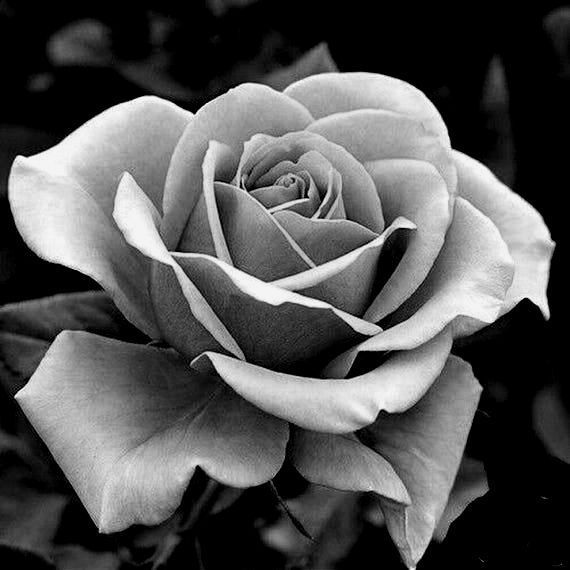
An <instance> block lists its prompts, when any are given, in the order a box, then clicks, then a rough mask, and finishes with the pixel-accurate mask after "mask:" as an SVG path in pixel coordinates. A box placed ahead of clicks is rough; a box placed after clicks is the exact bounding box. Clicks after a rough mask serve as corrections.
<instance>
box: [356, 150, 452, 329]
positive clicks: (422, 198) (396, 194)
mask: <svg viewBox="0 0 570 570" xmlns="http://www.w3.org/2000/svg"><path fill="white" fill-rule="evenodd" d="M366 168H367V170H368V172H369V173H370V175H371V176H372V179H373V180H374V183H375V184H376V188H377V189H378V194H379V195H380V199H381V201H382V204H383V207H384V212H385V215H386V219H387V220H388V221H391V220H392V219H394V218H395V217H396V216H405V217H406V218H407V219H408V220H411V221H412V222H414V224H415V225H416V228H417V231H415V232H413V233H411V234H410V236H409V237H410V239H409V242H408V244H407V247H406V250H405V252H404V255H403V257H402V258H401V260H400V262H399V264H398V266H397V267H396V269H395V270H394V271H393V272H392V274H391V275H390V276H389V278H388V280H387V281H386V282H385V283H384V284H383V285H382V288H381V290H380V292H379V293H378V295H377V296H376V298H375V299H374V301H373V302H372V304H371V305H370V307H369V308H368V310H367V311H366V318H367V319H368V320H369V321H372V322H378V321H380V320H381V319H383V318H384V317H386V316H387V315H389V314H390V313H392V312H393V311H394V310H396V309H397V308H398V307H399V306H400V305H401V304H402V303H403V302H404V301H406V300H407V299H408V297H409V296H410V295H411V294H412V293H413V292H414V291H415V290H416V289H417V288H418V286H419V285H420V284H421V283H422V282H423V280H424V279H425V277H426V276H427V274H428V272H429V271H430V270H431V268H432V266H433V263H434V261H435V259H436V258H437V256H438V254H439V252H440V250H441V247H442V246H443V242H444V239H445V233H446V231H447V228H448V226H449V223H450V222H451V214H450V208H449V202H450V196H449V193H448V190H447V187H446V185H445V182H444V180H443V178H442V177H441V176H440V175H439V174H438V172H437V170H436V169H435V168H434V167H433V166H432V165H431V164H429V163H427V162H424V161H417V160H407V159H393V160H378V161H375V162H370V163H368V164H367V165H366Z"/></svg>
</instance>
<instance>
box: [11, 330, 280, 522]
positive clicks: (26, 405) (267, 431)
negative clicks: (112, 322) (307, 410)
mask: <svg viewBox="0 0 570 570" xmlns="http://www.w3.org/2000/svg"><path fill="white" fill-rule="evenodd" d="M16 398H17V400H18V402H19V404H20V405H21V406H22V408H23V409H24V411H25V413H26V415H27V416H28V418H29V419H30V421H31V422H32V424H33V425H34V427H35V428H36V430H37V431H38V433H39V434H40V436H41V437H42V438H43V440H44V441H45V442H46V444H47V445H48V447H49V449H50V451H51V452H52V454H53V456H54V457H55V459H56V461H57V462H58V463H59V465H60V467H61V468H62V469H63V471H64V473H65V474H66V476H67V478H68V479H69V480H70V482H71V484H72V485H73V487H74V489H75V491H76V492H77V494H78V495H79V497H80V499H81V500H82V502H83V504H84V505H85V507H86V508H87V510H88V512H89V514H90V515H91V517H92V519H93V520H94V522H95V523H96V524H97V525H98V527H99V529H100V530H101V531H102V532H116V531H120V530H123V529H125V528H127V527H129V526H130V525H132V524H146V525H154V524H158V523H160V522H162V521H163V520H165V519H166V518H168V517H169V516H171V515H172V514H173V513H174V511H175V509H176V508H177V507H178V505H179V503H180V501H181V499H182V495H183V493H184V491H185V489H186V487H187V485H188V483H189V481H190V479H191V477H192V475H193V473H194V471H195V469H196V467H201V468H202V469H203V470H204V471H205V472H206V473H207V474H208V475H209V476H210V477H212V478H213V479H215V480H217V481H219V482H221V483H224V484H227V485H231V486H234V487H249V486H252V485H259V484H261V483H264V482H266V481H268V480H270V479H271V478H272V477H273V476H274V475H275V474H276V473H277V471H278V470H279V468H280V466H281V464H282V462H283V459H284V456H285V446H286V443H287V439H288V428H287V425H286V424H285V422H282V421H280V420H278V419H276V418H273V417H270V416H268V415H266V414H265V413H264V412H262V411H261V410H259V409H257V408H255V407H254V406H251V405H250V404H248V403H247V402H245V401H244V400H243V399H241V398H240V397H239V396H237V395H236V394H235V393H234V392H233V391H231V390H229V389H227V388H226V387H225V386H224V385H223V383H221V382H219V380H217V379H216V378H212V377H207V376H203V375H199V374H197V373H196V372H193V371H191V370H190V369H189V368H188V367H187V366H186V364H185V362H184V361H183V360H182V359H181V358H180V357H178V356H177V355H176V354H175V353H174V352H173V351H171V350H164V349H158V348H152V347H148V346H141V345H133V344H128V343H124V342H120V341H115V340H110V339H106V338H103V337H98V336H96V335H92V334H89V333H82V332H64V333H62V334H60V335H59V336H58V337H57V339H56V340H55V342H54V343H53V345H52V346H51V348H50V350H49V351H48V353H47V354H46V356H45V358H44V360H43V361H42V363H41V364H40V366H39V368H38V369H37V371H36V373H35V374H34V376H33V378H32V379H31V380H30V382H29V383H28V384H27V386H26V387H25V388H23V389H22V390H21V391H20V392H19V393H18V395H17V396H16Z"/></svg>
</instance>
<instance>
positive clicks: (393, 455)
mask: <svg viewBox="0 0 570 570" xmlns="http://www.w3.org/2000/svg"><path fill="white" fill-rule="evenodd" d="M480 394H481V386H480V385H479V383H478V382H477V380H476V379H475V377H474V376H473V373H472V371H471V367H470V366H469V365H468V364H467V363H466V362H464V361H463V360H461V359H460V358H457V357H455V356H451V357H450V358H449V360H448V362H447V364H446V366H445V368H444V369H443V372H442V374H441V376H440V377H439V378H438V379H437V380H436V381H435V383H434V384H433V386H432V387H431V388H430V389H429V390H428V392H427V393H426V394H425V395H424V397H423V398H422V399H421V400H419V401H418V403H417V404H416V405H415V406H413V407H412V408H410V409H409V410H407V411H405V412H404V413H402V414H395V415H391V414H381V415H380V416H379V417H378V419H377V420H376V422H374V424H373V425H371V426H370V427H368V428H366V429H365V430H364V431H363V433H362V435H361V437H362V440H363V441H364V443H366V444H367V445H369V446H370V447H371V448H372V449H374V450H375V451H376V452H377V453H379V454H380V455H381V456H382V457H384V458H385V459H386V460H388V461H389V462H390V464H391V465H392V467H393V468H394V470H395V472H396V473H397V474H398V476H399V477H400V479H401V480H402V482H403V483H404V485H405V487H406V489H407V491H408V493H409V494H410V498H411V504H410V505H409V506H407V507H403V508H402V506H399V505H396V504H395V503H394V502H392V501H385V500H383V501H382V508H383V510H384V515H385V517H386V524H387V526H388V530H389V532H390V534H391V535H392V538H393V540H394V542H395V543H396V545H397V546H398V548H399V550H400V553H401V554H402V557H403V559H404V561H405V562H406V564H407V566H408V567H409V568H412V567H415V565H416V563H417V562H418V560H419V559H420V558H421V556H422V555H423V553H424V551H425V549H426V548H427V546H428V544H429V541H430V540H431V538H432V536H433V533H434V530H435V528H436V525H437V523H438V521H439V518H440V517H441V514H442V513H443V510H444V508H445V505H446V503H447V499H448V497H449V492H450V491H451V487H452V485H453V481H454V479H455V475H456V473H457V470H458V468H459V464H460V462H461V458H462V456H463V450H464V448H465V442H466V440H467V435H468V433H469V429H470V427H471V423H472V421H473V416H474V414H475V410H476V408H477V403H478V401H479V396H480Z"/></svg>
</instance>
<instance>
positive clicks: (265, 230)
mask: <svg viewBox="0 0 570 570" xmlns="http://www.w3.org/2000/svg"><path fill="white" fill-rule="evenodd" d="M215 199H216V203H217V208H218V211H219V223H220V227H221V229H222V232H223V236H224V239H225V242H226V243H227V245H228V248H229V254H230V256H231V259H232V260H233V265H234V266H235V267H237V268H238V269H240V270H242V271H244V272H246V273H248V274H250V275H253V276H255V277H257V278H259V279H262V280H263V281H272V280H274V279H279V278H280V277H284V276H286V275H291V274H292V273H298V272H300V271H305V270H306V269H309V268H311V267H315V264H314V263H313V261H312V259H311V258H310V257H309V256H308V255H307V254H306V253H305V252H304V251H303V250H302V249H301V248H300V247H299V245H298V244H297V243H296V242H295V240H294V239H293V238H292V237H291V236H290V235H289V234H288V233H287V232H286V231H285V230H284V229H283V228H282V227H281V225H280V224H279V222H278V221H277V219H276V218H275V217H274V216H272V215H271V214H270V213H269V212H268V211H267V210H266V208H265V207H264V206H262V205H261V204H260V203H259V202H258V201H257V200H256V199H255V198H254V197H252V196H251V195H250V194H249V193H248V192H246V191H245V190H242V189H241V188H238V187H237V186H233V185H231V184H224V183H222V182H216V184H215ZM218 257H219V256H218Z"/></svg>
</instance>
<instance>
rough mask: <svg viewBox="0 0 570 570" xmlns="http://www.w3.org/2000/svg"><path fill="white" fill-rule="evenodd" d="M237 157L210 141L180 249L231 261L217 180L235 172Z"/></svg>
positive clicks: (178, 249)
mask: <svg viewBox="0 0 570 570" xmlns="http://www.w3.org/2000/svg"><path fill="white" fill-rule="evenodd" d="M237 162H238V157H237V156H236V155H235V154H234V152H233V151H232V149H231V148H230V147H229V146H228V145H226V144H223V143H219V142H217V141H214V140H212V141H210V142H209V144H208V150H207V151H206V154H205V156H204V160H203V162H202V195H201V196H200V198H199V200H198V202H197V203H196V206H195V207H194V209H193V210H192V214H191V215H190V218H189V219H188V223H187V224H186V227H185V228H184V230H183V232H182V236H181V237H180V241H179V243H178V245H177V248H176V249H177V251H193V252H196V253H207V254H208V255H216V256H217V257H219V258H220V259H223V260H224V261H225V262H226V263H231V262H232V261H231V258H230V254H229V251H228V247H227V244H226V242H225V239H224V236H223V232H222V229H221V227H220V222H219V215H218V210H217V204H216V200H215V195H214V182H215V181H216V180H227V179H228V178H230V177H231V176H232V175H233V173H234V172H235V169H236V165H237Z"/></svg>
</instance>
